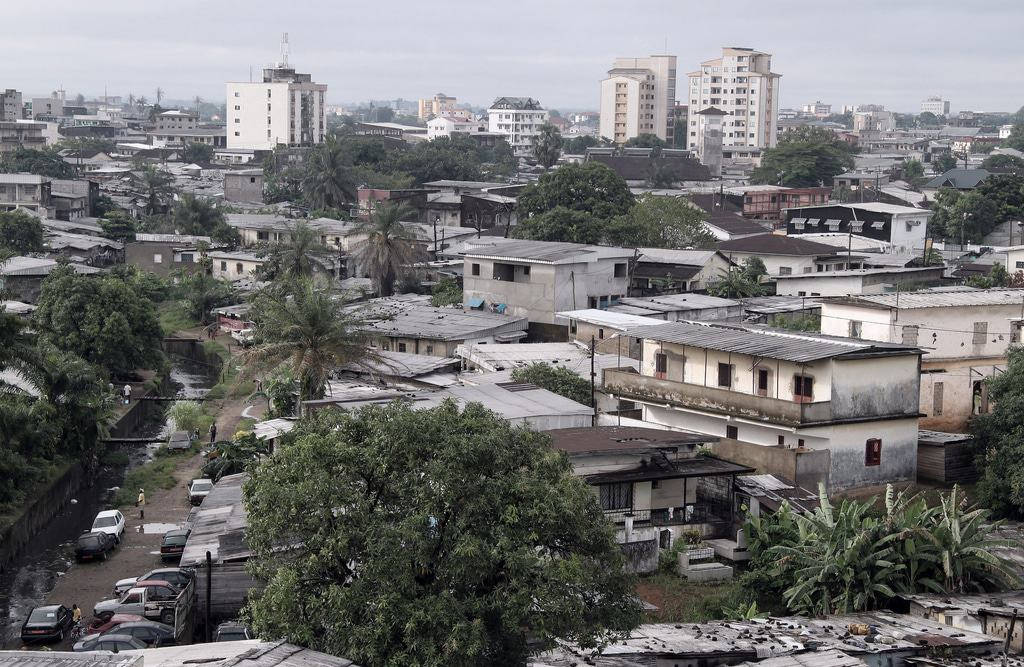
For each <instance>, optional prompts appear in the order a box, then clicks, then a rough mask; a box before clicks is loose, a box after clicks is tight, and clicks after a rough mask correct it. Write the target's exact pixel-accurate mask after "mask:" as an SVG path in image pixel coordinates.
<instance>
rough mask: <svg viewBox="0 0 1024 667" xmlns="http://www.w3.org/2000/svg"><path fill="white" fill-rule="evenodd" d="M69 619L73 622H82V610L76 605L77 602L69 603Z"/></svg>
mask: <svg viewBox="0 0 1024 667" xmlns="http://www.w3.org/2000/svg"><path fill="white" fill-rule="evenodd" d="M71 620H72V621H74V622H75V623H81V622H82V610H81V609H80V608H79V607H78V605H77V604H73V605H71Z"/></svg>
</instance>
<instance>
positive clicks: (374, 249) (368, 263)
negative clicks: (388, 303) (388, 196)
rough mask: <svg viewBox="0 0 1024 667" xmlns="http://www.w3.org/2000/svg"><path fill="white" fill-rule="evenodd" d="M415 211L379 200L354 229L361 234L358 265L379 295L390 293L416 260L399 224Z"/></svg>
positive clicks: (407, 234)
mask: <svg viewBox="0 0 1024 667" xmlns="http://www.w3.org/2000/svg"><path fill="white" fill-rule="evenodd" d="M415 213H416V211H415V210H414V209H413V208H412V207H411V206H409V205H408V204H405V203H389V202H380V203H378V204H377V206H375V207H374V209H373V211H372V212H371V213H370V217H369V218H368V219H367V220H366V221H365V222H363V223H361V224H360V225H359V226H358V227H357V228H356V234H361V235H364V236H365V240H364V241H363V244H362V247H361V248H360V249H359V251H358V253H357V254H358V258H359V262H360V264H362V266H363V268H364V269H365V270H366V273H367V274H368V275H369V277H370V278H371V279H372V280H373V286H374V287H375V288H376V290H377V294H378V295H380V296H391V295H392V294H394V291H395V281H397V280H399V279H400V278H402V277H403V276H404V275H405V274H406V273H407V272H408V267H409V264H411V263H412V262H413V261H415V260H416V257H417V254H418V253H417V249H416V246H415V244H414V239H413V236H412V234H411V233H410V232H409V230H408V229H407V228H406V227H405V226H404V225H402V221H403V220H408V219H409V218H410V217H412V216H413V215H414V214H415Z"/></svg>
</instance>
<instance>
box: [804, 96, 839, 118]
mask: <svg viewBox="0 0 1024 667" xmlns="http://www.w3.org/2000/svg"><path fill="white" fill-rule="evenodd" d="M804 115H805V116H814V117H815V118H828V117H829V116H830V115H832V105H831V104H825V103H824V102H822V101H820V100H819V101H817V102H812V103H811V104H805V105H804Z"/></svg>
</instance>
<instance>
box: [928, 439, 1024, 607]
mask: <svg viewBox="0 0 1024 667" xmlns="http://www.w3.org/2000/svg"><path fill="white" fill-rule="evenodd" d="M976 455H977V452H976V451H975V446H974V437H973V436H971V435H969V434H967V433H942V432H941V431H927V430H921V431H918V436H917V477H918V479H927V480H931V481H933V482H938V483H940V484H947V485H953V484H969V483H971V482H976V481H978V477H979V476H980V475H979V473H978V469H977V468H975V467H974V459H975V456H976ZM1021 620H1022V621H1024V619H1021Z"/></svg>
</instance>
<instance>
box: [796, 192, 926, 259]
mask: <svg viewBox="0 0 1024 667" xmlns="http://www.w3.org/2000/svg"><path fill="white" fill-rule="evenodd" d="M931 215H932V213H931V211H929V210H928V209H921V208H915V207H912V206H897V205H896V204H882V203H880V202H868V203H863V204H825V205H822V206H804V207H798V208H787V209H786V210H784V211H783V217H784V219H785V221H786V222H785V229H786V234H788V235H793V236H795V235H799V234H805V233H815V232H839V233H842V234H852V235H855V236H866V237H868V238H871V239H876V240H879V241H885V242H886V243H888V244H889V246H890V247H891V248H892V250H893V251H894V252H914V251H915V250H917V249H919V248H923V247H924V239H925V237H926V235H927V232H928V219H929V218H930V217H931Z"/></svg>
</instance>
